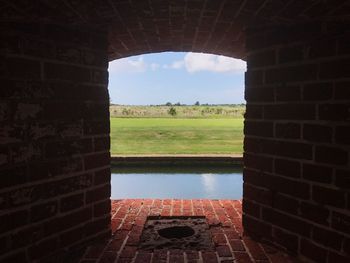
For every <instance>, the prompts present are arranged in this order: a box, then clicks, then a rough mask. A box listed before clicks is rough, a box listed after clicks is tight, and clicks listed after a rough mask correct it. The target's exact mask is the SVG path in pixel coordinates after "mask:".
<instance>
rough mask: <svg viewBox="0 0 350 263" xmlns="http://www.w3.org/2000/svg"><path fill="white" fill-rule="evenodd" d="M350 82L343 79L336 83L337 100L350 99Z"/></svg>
mask: <svg viewBox="0 0 350 263" xmlns="http://www.w3.org/2000/svg"><path fill="white" fill-rule="evenodd" d="M349 85H350V82H348V81H341V82H337V83H336V84H335V92H334V93H335V94H334V97H335V99H336V100H349V99H350V89H349Z"/></svg>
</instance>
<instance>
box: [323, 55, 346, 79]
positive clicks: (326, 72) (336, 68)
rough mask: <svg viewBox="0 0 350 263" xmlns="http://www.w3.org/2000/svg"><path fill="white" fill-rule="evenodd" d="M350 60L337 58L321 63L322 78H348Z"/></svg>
mask: <svg viewBox="0 0 350 263" xmlns="http://www.w3.org/2000/svg"><path fill="white" fill-rule="evenodd" d="M349 69H350V60H349V59H345V58H344V59H337V60H334V61H330V62H324V63H321V66H320V73H319V76H320V78H321V79H337V78H347V77H348V76H349V75H350V71H349Z"/></svg>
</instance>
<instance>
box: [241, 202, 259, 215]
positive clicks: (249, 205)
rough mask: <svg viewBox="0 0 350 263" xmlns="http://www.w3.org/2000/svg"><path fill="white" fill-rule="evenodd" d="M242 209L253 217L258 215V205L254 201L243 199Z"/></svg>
mask: <svg viewBox="0 0 350 263" xmlns="http://www.w3.org/2000/svg"><path fill="white" fill-rule="evenodd" d="M243 211H244V212H245V213H247V214H249V215H252V216H254V217H260V206H259V205H258V204H257V203H255V202H251V201H249V200H248V199H246V200H243Z"/></svg>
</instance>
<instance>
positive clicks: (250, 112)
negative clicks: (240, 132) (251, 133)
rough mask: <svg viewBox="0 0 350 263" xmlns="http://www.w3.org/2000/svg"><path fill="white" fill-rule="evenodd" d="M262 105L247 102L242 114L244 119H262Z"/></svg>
mask: <svg viewBox="0 0 350 263" xmlns="http://www.w3.org/2000/svg"><path fill="white" fill-rule="evenodd" d="M263 110H264V109H263V106H260V105H251V104H250V103H247V106H246V111H245V114H244V117H245V119H247V120H249V119H262V116H263Z"/></svg>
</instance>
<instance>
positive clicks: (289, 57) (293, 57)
mask: <svg viewBox="0 0 350 263" xmlns="http://www.w3.org/2000/svg"><path fill="white" fill-rule="evenodd" d="M303 58H304V47H303V46H302V45H297V46H291V47H285V48H281V49H280V50H279V52H278V62H279V64H283V63H290V62H294V61H301V60H303Z"/></svg>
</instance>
